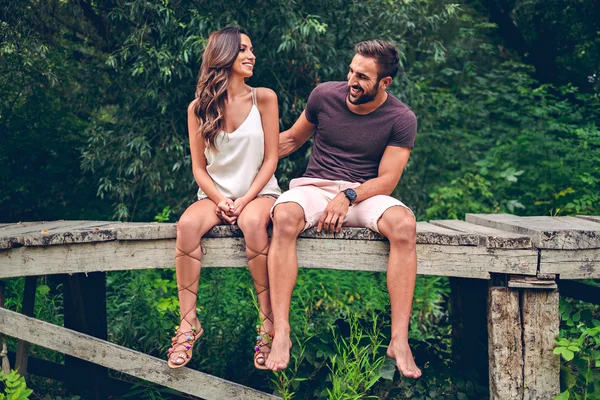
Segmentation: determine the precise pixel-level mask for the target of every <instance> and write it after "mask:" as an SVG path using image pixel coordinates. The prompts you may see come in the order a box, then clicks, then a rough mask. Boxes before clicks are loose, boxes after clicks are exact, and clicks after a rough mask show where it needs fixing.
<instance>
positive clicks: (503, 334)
mask: <svg viewBox="0 0 600 400" xmlns="http://www.w3.org/2000/svg"><path fill="white" fill-rule="evenodd" d="M488 353H489V359H490V369H489V375H490V400H508V399H511V400H512V399H519V400H520V399H522V398H523V345H522V342H521V312H520V307H519V292H518V291H517V290H512V289H507V288H502V287H491V288H490V291H489V295H488Z"/></svg>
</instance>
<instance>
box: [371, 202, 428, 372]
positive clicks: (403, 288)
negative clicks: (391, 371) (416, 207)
mask: <svg viewBox="0 0 600 400" xmlns="http://www.w3.org/2000/svg"><path fill="white" fill-rule="evenodd" d="M377 227H378V228H379V232H381V234H382V235H384V236H385V237H386V238H388V240H389V242H390V258H389V260H388V268H387V287H388V293H389V295H390V303H391V305H392V339H391V341H390V344H389V346H388V349H387V355H388V357H390V358H393V359H394V360H396V366H397V367H398V370H400V373H402V375H404V376H406V377H407V378H419V377H420V376H421V370H420V369H419V368H418V367H417V365H416V364H415V360H414V358H413V355H412V352H411V350H410V347H409V346H408V323H409V321H410V311H411V308H412V301H413V294H414V291H415V281H416V278H417V251H416V237H417V224H416V221H415V218H414V217H413V215H412V214H411V212H410V211H409V210H407V209H406V208H404V207H401V206H396V207H391V208H389V209H388V210H387V211H386V212H385V213H383V216H382V217H381V218H380V219H379V221H378V223H377Z"/></svg>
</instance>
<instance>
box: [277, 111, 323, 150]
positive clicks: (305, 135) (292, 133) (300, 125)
mask: <svg viewBox="0 0 600 400" xmlns="http://www.w3.org/2000/svg"><path fill="white" fill-rule="evenodd" d="M304 113H305V111H302V114H300V117H299V118H298V120H297V121H296V123H295V124H294V125H293V126H292V127H291V128H290V129H288V130H287V131H284V132H281V133H280V134H279V158H283V157H287V156H289V155H290V154H292V153H293V152H294V151H296V150H298V149H299V148H300V147H301V146H302V145H303V144H304V143H306V141H307V140H308V139H309V138H310V137H311V136H312V134H313V133H314V132H315V127H316V125H315V124H312V123H310V122H308V120H307V119H306V116H305V115H304Z"/></svg>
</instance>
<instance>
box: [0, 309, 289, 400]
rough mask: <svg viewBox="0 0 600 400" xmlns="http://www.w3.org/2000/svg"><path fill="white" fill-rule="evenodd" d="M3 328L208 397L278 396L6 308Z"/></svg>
mask: <svg viewBox="0 0 600 400" xmlns="http://www.w3.org/2000/svg"><path fill="white" fill-rule="evenodd" d="M0 331H1V332H2V333H4V334H6V335H8V336H12V337H16V338H18V339H21V340H25V341H28V342H30V343H34V344H37V345H39V346H42V347H45V348H47V349H51V350H54V351H58V352H60V353H65V354H68V355H70V356H73V357H77V358H80V359H82V360H86V361H90V362H93V363H95V364H98V365H101V366H104V367H107V368H111V369H113V370H115V371H120V372H123V373H125V374H128V375H131V376H134V377H137V378H140V379H144V380H147V381H150V382H154V383H157V384H159V385H163V386H166V387H169V388H172V389H175V390H178V391H180V392H183V393H187V394H191V395H194V396H198V397H202V398H204V399H207V400H208V399H218V400H220V399H240V400H241V399H245V400H247V399H248V400H249V399H277V398H278V397H276V396H272V395H269V394H266V393H262V392H259V391H257V390H254V389H251V388H248V387H245V386H242V385H239V384H237V383H233V382H229V381H226V380H224V379H221V378H217V377H214V376H211V375H208V374H205V373H202V372H199V371H195V370H192V369H190V368H180V369H171V368H169V367H168V366H167V362H166V361H163V360H160V359H158V358H155V357H152V356H149V355H146V354H143V353H139V352H137V351H133V350H130V349H127V348H125V347H121V346H118V345H116V344H113V343H109V342H106V341H103V340H100V339H96V338H93V337H91V336H88V335H84V334H82V333H79V332H75V331H72V330H69V329H65V328H63V327H59V326H56V325H52V324H49V323H47V322H43V321H38V320H36V319H33V318H29V317H26V316H23V315H21V314H18V313H15V312H13V311H9V310H6V309H0ZM200 340H204V339H200ZM248 362H251V359H249V360H248Z"/></svg>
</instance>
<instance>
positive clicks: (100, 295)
mask: <svg viewBox="0 0 600 400" xmlns="http://www.w3.org/2000/svg"><path fill="white" fill-rule="evenodd" d="M62 278H63V279H62V281H63V291H64V326H65V328H68V329H72V330H75V331H77V332H81V333H85V334H87V335H90V336H94V337H96V338H98V339H103V340H106V339H107V335H108V329H107V324H106V273H105V272H91V273H88V274H73V275H62ZM65 367H66V368H67V370H68V378H67V380H66V383H67V387H68V389H69V391H70V392H72V393H79V394H81V395H82V396H83V397H85V398H90V399H92V398H93V399H105V398H108V392H107V379H108V370H107V369H106V368H104V367H101V366H99V365H96V364H93V363H90V362H87V361H83V360H80V359H78V358H77V357H71V356H68V355H67V356H65Z"/></svg>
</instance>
